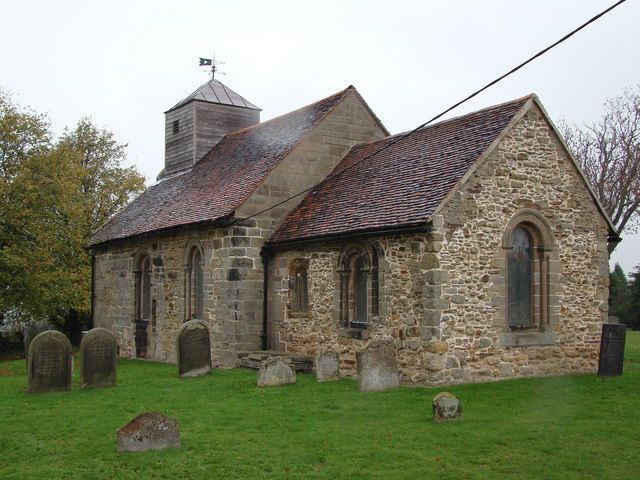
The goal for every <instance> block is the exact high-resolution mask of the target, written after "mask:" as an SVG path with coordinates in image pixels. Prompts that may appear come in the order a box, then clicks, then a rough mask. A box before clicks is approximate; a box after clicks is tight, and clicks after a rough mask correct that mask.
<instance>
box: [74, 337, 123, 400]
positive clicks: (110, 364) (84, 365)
mask: <svg viewBox="0 0 640 480" xmlns="http://www.w3.org/2000/svg"><path fill="white" fill-rule="evenodd" d="M117 361H118V359H117V345H116V339H115V337H114V336H113V334H112V333H111V332H110V331H109V330H107V329H106V328H100V327H98V328H94V329H92V330H89V331H88V332H87V333H86V334H85V335H84V337H82V342H80V362H81V366H80V384H81V385H82V386H83V387H86V388H100V387H114V386H115V385H116V364H117Z"/></svg>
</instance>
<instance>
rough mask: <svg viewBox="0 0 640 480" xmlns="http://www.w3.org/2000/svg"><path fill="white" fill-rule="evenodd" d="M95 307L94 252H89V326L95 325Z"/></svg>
mask: <svg viewBox="0 0 640 480" xmlns="http://www.w3.org/2000/svg"><path fill="white" fill-rule="evenodd" d="M95 308H96V254H95V253H94V252H93V251H92V252H91V328H93V327H95V325H96V322H95V318H94V315H95V311H96V310H95Z"/></svg>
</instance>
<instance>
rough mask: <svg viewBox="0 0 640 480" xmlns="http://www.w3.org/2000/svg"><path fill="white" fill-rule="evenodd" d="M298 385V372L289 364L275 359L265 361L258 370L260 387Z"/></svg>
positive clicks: (277, 358) (280, 359)
mask: <svg viewBox="0 0 640 480" xmlns="http://www.w3.org/2000/svg"><path fill="white" fill-rule="evenodd" d="M291 383H296V372H295V371H294V369H293V367H292V366H291V364H290V363H289V362H287V361H286V360H284V359H282V358H279V357H274V358H270V359H268V360H265V361H264V362H262V364H261V365H260V369H259V370H258V377H257V385H258V387H279V386H282V385H289V384H291Z"/></svg>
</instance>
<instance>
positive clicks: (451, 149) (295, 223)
mask: <svg viewBox="0 0 640 480" xmlns="http://www.w3.org/2000/svg"><path fill="white" fill-rule="evenodd" d="M529 98H530V97H525V98H521V99H518V100H514V101H512V102H508V103H505V104H501V105H497V106H494V107H491V108H487V109H484V110H480V111H478V112H474V113H470V114H468V115H464V116H462V117H458V118H454V119H451V120H446V121H443V122H440V123H437V124H434V125H431V126H428V127H425V128H423V129H421V130H418V131H417V132H415V133H414V134H412V135H410V136H408V137H407V138H405V139H403V140H401V141H399V142H398V143H396V144H393V145H391V146H389V147H388V148H386V149H385V150H383V151H382V152H380V153H379V154H376V155H374V156H372V157H371V158H368V159H366V160H363V161H362V162H361V163H358V162H359V161H360V160H362V159H363V158H365V157H367V156H368V155H370V154H372V153H373V152H376V151H378V150H379V149H380V148H382V147H383V146H384V145H385V144H388V143H390V142H391V141H392V140H393V139H395V138H396V137H398V135H396V136H392V137H387V138H385V139H383V140H379V141H376V142H372V143H368V144H362V145H357V146H355V147H353V148H352V150H351V151H350V152H349V153H348V154H347V156H346V157H345V158H344V159H343V160H342V162H341V163H340V164H339V165H338V166H337V167H336V168H335V169H334V170H333V172H332V174H331V175H329V176H328V177H327V180H325V181H324V182H323V183H322V184H320V185H319V186H318V187H317V188H315V189H314V190H312V191H311V192H310V193H309V194H307V196H306V197H305V198H304V199H303V201H302V202H301V203H300V204H299V205H298V206H297V207H296V208H295V209H294V210H293V211H292V212H291V213H290V214H289V215H288V216H287V218H286V219H285V220H284V222H283V223H282V225H281V226H280V228H279V229H278V230H277V231H276V232H275V233H274V235H273V236H272V237H271V238H270V239H269V242H268V243H270V244H274V243H285V242H292V241H299V240H309V239H313V238H320V237H329V236H340V235H344V234H351V233H358V232H366V231H376V230H386V229H394V228H400V227H404V226H413V225H420V224H423V223H424V222H427V221H429V217H430V215H431V214H432V213H433V212H434V210H435V209H436V207H437V206H438V205H439V204H440V202H441V201H442V200H443V199H444V198H445V196H446V195H447V194H448V193H449V192H450V191H451V190H452V188H453V187H454V186H455V184H456V183H457V182H458V181H459V180H460V179H461V178H462V177H463V176H464V174H465V173H466V172H467V170H468V169H469V167H471V165H472V164H473V163H474V162H475V161H476V160H477V159H478V157H479V156H480V155H481V154H482V153H483V152H484V151H485V150H487V148H488V147H489V145H490V144H491V143H492V142H493V141H494V140H495V139H496V137H498V135H499V134H500V132H502V131H503V130H504V128H505V127H506V126H507V125H508V123H509V121H510V120H511V119H512V118H513V117H514V115H515V114H516V113H517V112H518V111H519V110H520V109H521V108H522V107H523V106H524V104H525V103H526V102H527V100H528V99H529ZM352 165H353V166H352ZM349 166H352V168H350V169H349V170H346V171H345V172H344V173H341V174H339V175H335V174H336V173H337V172H340V171H342V170H343V169H345V168H347V167H349ZM332 175H335V176H333V177H332Z"/></svg>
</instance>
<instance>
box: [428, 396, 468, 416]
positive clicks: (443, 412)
mask: <svg viewBox="0 0 640 480" xmlns="http://www.w3.org/2000/svg"><path fill="white" fill-rule="evenodd" d="M432 407H433V421H434V422H436V423H444V422H450V421H452V420H462V406H461V405H460V401H459V400H458V399H457V397H456V396H455V395H453V394H451V393H449V392H440V393H439V394H437V395H436V396H435V397H433V401H432Z"/></svg>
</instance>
